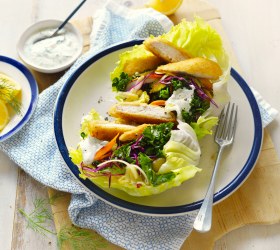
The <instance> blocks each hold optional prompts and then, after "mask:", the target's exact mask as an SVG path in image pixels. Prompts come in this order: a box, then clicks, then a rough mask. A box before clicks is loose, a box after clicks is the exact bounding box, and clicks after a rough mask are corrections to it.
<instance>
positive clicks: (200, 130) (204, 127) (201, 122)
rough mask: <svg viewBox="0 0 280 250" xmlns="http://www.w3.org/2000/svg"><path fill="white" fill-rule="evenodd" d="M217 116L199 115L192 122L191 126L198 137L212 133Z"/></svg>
mask: <svg viewBox="0 0 280 250" xmlns="http://www.w3.org/2000/svg"><path fill="white" fill-rule="evenodd" d="M218 120H219V118H218V117H216V116H209V117H204V116H200V117H199V118H198V120H197V122H192V123H191V127H192V128H193V129H194V131H195V133H196V136H197V138H198V139H201V138H203V137H204V136H205V135H212V128H213V127H214V126H216V125H217V124H218Z"/></svg>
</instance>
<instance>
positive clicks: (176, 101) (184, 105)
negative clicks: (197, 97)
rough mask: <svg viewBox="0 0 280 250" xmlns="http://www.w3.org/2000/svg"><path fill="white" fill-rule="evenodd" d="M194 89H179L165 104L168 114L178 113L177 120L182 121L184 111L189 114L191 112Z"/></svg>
mask: <svg viewBox="0 0 280 250" xmlns="http://www.w3.org/2000/svg"><path fill="white" fill-rule="evenodd" d="M194 89H195V88H194V87H193V86H191V89H186V88H183V89H177V90H175V91H174V92H173V93H172V95H171V96H170V97H169V98H168V100H167V101H166V104H165V110H166V111H167V112H171V111H176V112H177V119H178V120H180V121H181V120H182V110H185V111H186V112H188V111H189V110H190V103H191V100H192V98H193V94H194Z"/></svg>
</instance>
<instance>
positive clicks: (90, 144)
mask: <svg viewBox="0 0 280 250" xmlns="http://www.w3.org/2000/svg"><path fill="white" fill-rule="evenodd" d="M107 143H108V142H107V141H101V140H98V139H96V138H94V137H91V136H88V137H87V138H86V139H84V140H82V141H81V142H80V143H79V145H80V148H81V150H82V154H83V163H84V164H85V165H90V164H91V163H92V162H93V158H94V156H95V154H96V152H97V151H98V150H99V149H100V148H102V147H103V146H105V145H106V144H107Z"/></svg>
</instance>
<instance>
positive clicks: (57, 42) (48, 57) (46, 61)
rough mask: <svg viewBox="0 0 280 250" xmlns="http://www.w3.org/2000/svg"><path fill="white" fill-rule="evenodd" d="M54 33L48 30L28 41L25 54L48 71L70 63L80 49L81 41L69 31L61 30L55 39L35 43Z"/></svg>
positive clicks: (52, 30)
mask: <svg viewBox="0 0 280 250" xmlns="http://www.w3.org/2000/svg"><path fill="white" fill-rule="evenodd" d="M54 31H55V29H53V28H47V29H44V30H41V31H40V32H38V33H35V34H33V35H32V36H30V37H29V38H28V39H27V41H26V43H25V44H24V47H23V52H24V54H25V56H26V57H27V58H28V59H29V60H30V61H32V62H33V64H36V65H37V66H39V67H44V68H46V69H53V68H57V67H59V66H62V65H65V64H67V63H70V61H71V60H72V58H73V56H74V55H75V54H76V53H77V52H78V50H79V49H80V43H79V39H78V38H77V36H76V35H75V34H74V33H73V32H71V31H69V30H67V29H62V30H60V31H59V33H58V35H56V36H54V37H51V38H46V39H43V40H41V41H38V42H34V41H36V40H37V39H38V38H42V37H47V36H50V35H52V34H53V32H54Z"/></svg>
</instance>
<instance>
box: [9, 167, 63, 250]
mask: <svg viewBox="0 0 280 250" xmlns="http://www.w3.org/2000/svg"><path fill="white" fill-rule="evenodd" d="M36 198H41V199H48V192H47V187H46V186H43V185H42V184H41V183H39V182H37V181H36V180H34V179H33V178H32V177H30V176H29V175H28V174H26V173H25V172H24V171H23V170H20V169H19V171H18V182H17V194H16V205H15V218H14V226H13V236H12V244H11V249H13V250H21V249H22V250H26V249H41V246H44V250H45V249H46V250H55V249H57V244H56V236H54V235H51V234H48V235H47V236H44V235H42V234H39V233H38V234H37V237H36V241H31V240H27V239H32V235H33V233H34V232H33V231H32V230H31V229H27V228H28V227H27V226H28V225H27V221H26V220H25V219H23V216H22V215H21V214H20V213H19V211H18V210H19V209H23V210H24V211H25V212H26V213H30V212H32V211H33V210H34V207H33V204H32V202H30V201H34V200H35V199H36ZM49 209H50V207H49ZM48 229H50V230H51V231H53V232H55V228H54V223H53V222H52V221H50V224H48Z"/></svg>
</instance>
